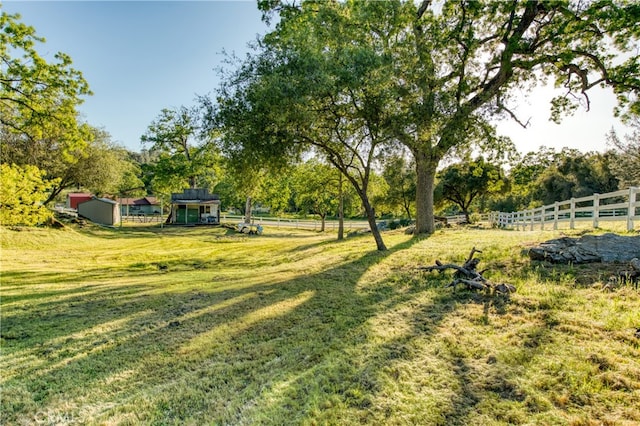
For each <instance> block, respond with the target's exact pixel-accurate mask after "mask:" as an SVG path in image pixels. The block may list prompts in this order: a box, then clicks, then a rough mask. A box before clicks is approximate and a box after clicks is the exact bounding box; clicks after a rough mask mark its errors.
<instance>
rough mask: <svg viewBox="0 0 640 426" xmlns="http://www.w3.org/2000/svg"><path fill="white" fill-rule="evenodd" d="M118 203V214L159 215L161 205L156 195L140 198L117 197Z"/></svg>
mask: <svg viewBox="0 0 640 426" xmlns="http://www.w3.org/2000/svg"><path fill="white" fill-rule="evenodd" d="M118 203H120V215H122V216H134V215H141V214H142V215H159V214H161V213H162V212H161V211H160V209H161V206H160V202H159V201H158V199H157V198H156V197H142V198H118Z"/></svg>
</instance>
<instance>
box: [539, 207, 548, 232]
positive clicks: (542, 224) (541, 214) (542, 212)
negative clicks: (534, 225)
mask: <svg viewBox="0 0 640 426" xmlns="http://www.w3.org/2000/svg"><path fill="white" fill-rule="evenodd" d="M546 214H547V206H542V207H540V230H541V231H544V216H545V215H546Z"/></svg>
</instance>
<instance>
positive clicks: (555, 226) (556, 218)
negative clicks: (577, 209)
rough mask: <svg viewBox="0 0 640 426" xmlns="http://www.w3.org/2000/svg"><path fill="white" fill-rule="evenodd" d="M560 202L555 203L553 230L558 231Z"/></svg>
mask: <svg viewBox="0 0 640 426" xmlns="http://www.w3.org/2000/svg"><path fill="white" fill-rule="evenodd" d="M559 204H560V203H559V202H557V201H556V202H555V203H553V230H554V231H556V230H557V229H558V211H559V210H560V207H559Z"/></svg>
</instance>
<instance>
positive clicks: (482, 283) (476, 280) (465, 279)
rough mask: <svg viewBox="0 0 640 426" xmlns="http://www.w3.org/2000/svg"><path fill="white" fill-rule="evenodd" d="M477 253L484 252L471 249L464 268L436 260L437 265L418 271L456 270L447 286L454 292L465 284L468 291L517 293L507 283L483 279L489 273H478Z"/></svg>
mask: <svg viewBox="0 0 640 426" xmlns="http://www.w3.org/2000/svg"><path fill="white" fill-rule="evenodd" d="M476 253H482V251H480V250H477V249H476V248H475V247H474V248H473V249H471V252H470V253H469V257H468V258H467V260H466V261H465V262H464V265H462V266H459V265H456V264H453V263H448V264H443V263H442V262H440V261H439V260H436V261H435V265H433V266H420V267H418V269H419V270H421V271H426V272H432V271H438V272H439V273H442V272H444V271H446V270H448V269H453V270H455V271H456V272H455V273H454V274H453V281H451V282H450V283H449V284H447V287H453V289H454V290H455V289H456V286H457V285H459V284H464V285H466V286H467V288H468V289H476V290H484V291H488V292H492V293H501V294H509V293H515V291H516V288H515V286H513V285H511V284H505V283H501V284H494V283H491V282H490V281H488V280H487V279H486V278H485V277H483V276H482V274H483V273H484V272H485V271H487V269H483V270H482V271H480V272H478V271H476V268H477V266H478V264H479V263H480V259H478V258H474V256H475V254H476Z"/></svg>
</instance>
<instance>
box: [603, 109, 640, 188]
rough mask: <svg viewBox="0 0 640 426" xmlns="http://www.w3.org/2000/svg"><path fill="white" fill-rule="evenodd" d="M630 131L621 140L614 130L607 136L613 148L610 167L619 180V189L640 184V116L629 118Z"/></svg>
mask: <svg viewBox="0 0 640 426" xmlns="http://www.w3.org/2000/svg"><path fill="white" fill-rule="evenodd" d="M631 128H632V130H633V131H632V133H631V134H628V135H625V137H624V140H621V139H620V138H619V137H618V135H617V134H616V132H615V131H614V130H611V132H610V133H609V135H608V136H607V140H608V142H609V144H610V145H611V146H612V147H613V149H614V150H615V155H616V159H615V161H613V162H612V163H611V169H612V171H613V173H614V174H615V176H616V178H617V179H618V181H619V182H620V189H626V188H628V187H630V186H640V117H638V116H636V117H634V118H632V119H631Z"/></svg>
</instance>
